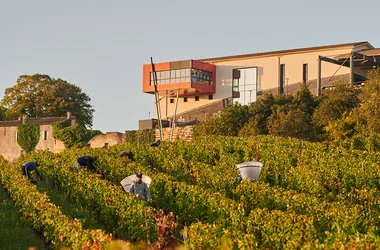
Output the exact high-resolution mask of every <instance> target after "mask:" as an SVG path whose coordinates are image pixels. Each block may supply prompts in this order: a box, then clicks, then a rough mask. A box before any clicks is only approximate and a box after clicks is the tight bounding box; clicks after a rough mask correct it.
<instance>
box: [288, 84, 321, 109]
mask: <svg viewBox="0 0 380 250" xmlns="http://www.w3.org/2000/svg"><path fill="white" fill-rule="evenodd" d="M292 103H293V105H294V106H295V107H296V109H299V110H302V111H303V112H306V113H307V114H309V115H312V114H313V113H314V109H315V108H316V106H317V102H316V101H315V100H314V97H313V95H312V94H311V92H310V90H309V88H308V87H307V85H306V84H301V86H300V90H299V91H298V92H297V93H296V95H295V96H294V99H293V101H292Z"/></svg>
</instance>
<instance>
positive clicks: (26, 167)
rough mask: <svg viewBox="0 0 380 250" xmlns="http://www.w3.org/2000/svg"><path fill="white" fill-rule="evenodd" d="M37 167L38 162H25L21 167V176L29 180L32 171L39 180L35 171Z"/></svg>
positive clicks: (38, 174)
mask: <svg viewBox="0 0 380 250" xmlns="http://www.w3.org/2000/svg"><path fill="white" fill-rule="evenodd" d="M37 166H39V164H38V161H31V162H26V163H24V164H23V165H22V166H21V170H22V174H24V175H25V176H26V177H28V178H29V179H30V172H32V171H34V172H35V173H36V175H37V176H38V178H41V176H40V173H39V172H38V170H37Z"/></svg>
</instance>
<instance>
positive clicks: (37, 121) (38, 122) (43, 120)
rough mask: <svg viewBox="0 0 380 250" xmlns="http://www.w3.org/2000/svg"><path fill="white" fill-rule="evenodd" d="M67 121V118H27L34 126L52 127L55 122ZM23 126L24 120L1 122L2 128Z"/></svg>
mask: <svg viewBox="0 0 380 250" xmlns="http://www.w3.org/2000/svg"><path fill="white" fill-rule="evenodd" d="M72 118H74V117H72ZM65 120H67V117H46V118H27V123H28V124H33V125H50V124H52V123H54V122H62V121H65ZM21 124H22V120H14V121H0V127H17V126H19V125H21Z"/></svg>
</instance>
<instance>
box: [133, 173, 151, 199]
mask: <svg viewBox="0 0 380 250" xmlns="http://www.w3.org/2000/svg"><path fill="white" fill-rule="evenodd" d="M129 192H130V193H131V194H134V195H137V196H138V197H139V198H140V199H144V200H146V201H147V202H148V203H149V202H150V191H149V187H148V184H146V183H145V182H143V181H142V173H137V174H136V181H134V182H133V183H132V186H131V188H130V190H129Z"/></svg>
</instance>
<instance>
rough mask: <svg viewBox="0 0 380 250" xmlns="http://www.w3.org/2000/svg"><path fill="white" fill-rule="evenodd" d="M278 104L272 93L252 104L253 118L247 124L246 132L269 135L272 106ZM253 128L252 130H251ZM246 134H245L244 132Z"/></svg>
mask: <svg viewBox="0 0 380 250" xmlns="http://www.w3.org/2000/svg"><path fill="white" fill-rule="evenodd" d="M275 103H276V100H275V98H274V96H273V95H272V94H271V93H269V94H268V93H265V94H264V96H263V97H262V98H260V99H259V100H257V101H256V102H255V103H253V104H251V106H250V107H249V113H250V114H251V115H252V118H251V120H250V122H249V123H247V124H246V126H247V128H246V129H245V130H247V131H246V132H247V133H249V131H252V132H253V134H252V135H255V134H256V135H259V134H267V133H268V129H267V119H268V117H269V116H270V115H271V114H272V106H273V105H274V104H275ZM250 128H251V129H250ZM242 133H243V134H244V133H245V132H244V131H242Z"/></svg>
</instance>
